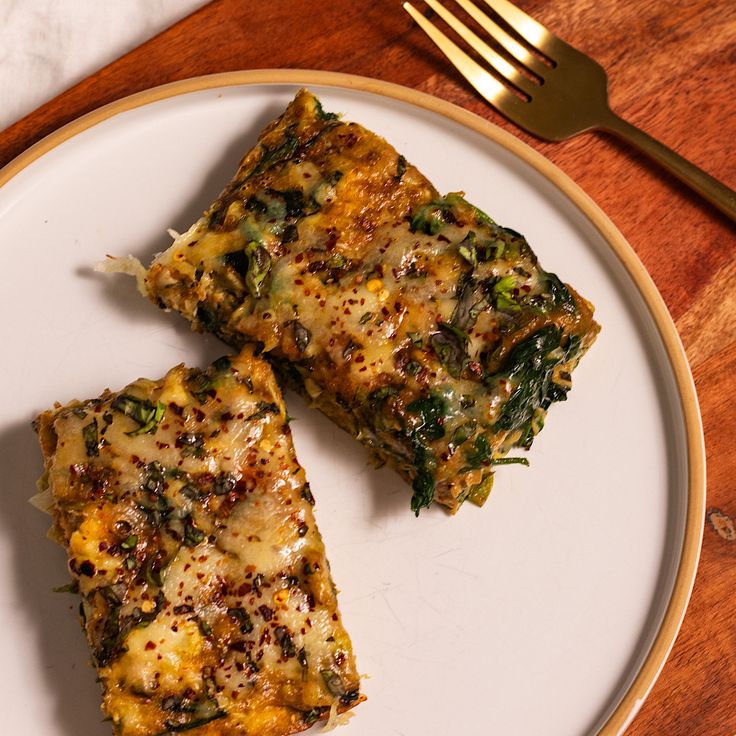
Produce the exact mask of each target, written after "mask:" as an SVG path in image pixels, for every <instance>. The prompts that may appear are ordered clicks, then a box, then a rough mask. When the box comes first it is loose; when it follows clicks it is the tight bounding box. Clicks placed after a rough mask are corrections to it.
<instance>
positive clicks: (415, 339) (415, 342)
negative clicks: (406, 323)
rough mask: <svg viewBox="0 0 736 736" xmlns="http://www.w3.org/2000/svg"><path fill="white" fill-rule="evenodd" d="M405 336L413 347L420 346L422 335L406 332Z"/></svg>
mask: <svg viewBox="0 0 736 736" xmlns="http://www.w3.org/2000/svg"><path fill="white" fill-rule="evenodd" d="M406 336H407V337H408V338H409V339H410V340H411V342H412V344H413V345H414V346H415V347H418V348H420V347H422V336H421V334H420V333H418V332H407V333H406Z"/></svg>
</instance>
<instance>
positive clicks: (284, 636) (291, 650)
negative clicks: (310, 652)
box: [273, 626, 296, 659]
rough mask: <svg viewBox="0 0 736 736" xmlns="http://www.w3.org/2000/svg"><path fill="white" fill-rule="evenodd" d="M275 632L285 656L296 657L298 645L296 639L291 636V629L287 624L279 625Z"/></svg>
mask: <svg viewBox="0 0 736 736" xmlns="http://www.w3.org/2000/svg"><path fill="white" fill-rule="evenodd" d="M273 633H274V636H275V637H276V641H277V642H278V643H279V646H280V647H281V651H282V653H283V656H284V657H286V659H289V658H290V657H296V647H295V646H294V640H293V639H292V638H291V634H290V633H289V630H288V629H287V628H286V627H285V626H277V627H276V628H275V629H274V632H273Z"/></svg>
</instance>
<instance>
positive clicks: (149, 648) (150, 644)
mask: <svg viewBox="0 0 736 736" xmlns="http://www.w3.org/2000/svg"><path fill="white" fill-rule="evenodd" d="M155 648H156V645H155V644H154V643H153V642H152V641H151V640H150V639H149V640H148V641H147V642H146V646H145V650H146V651H147V652H150V651H153V650H154V649H155Z"/></svg>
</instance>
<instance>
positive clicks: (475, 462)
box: [461, 434, 493, 472]
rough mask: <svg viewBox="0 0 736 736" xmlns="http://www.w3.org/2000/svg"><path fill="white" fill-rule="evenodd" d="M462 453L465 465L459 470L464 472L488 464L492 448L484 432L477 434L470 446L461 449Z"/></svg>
mask: <svg viewBox="0 0 736 736" xmlns="http://www.w3.org/2000/svg"><path fill="white" fill-rule="evenodd" d="M463 455H464V456H465V467H464V468H463V469H462V471H461V472H466V471H468V470H477V469H478V468H482V467H483V466H484V465H490V463H491V457H492V456H493V450H492V448H491V446H490V445H489V444H488V438H487V437H486V436H485V435H484V434H479V435H478V436H477V437H476V438H475V442H473V445H472V447H471V448H466V449H465V450H463Z"/></svg>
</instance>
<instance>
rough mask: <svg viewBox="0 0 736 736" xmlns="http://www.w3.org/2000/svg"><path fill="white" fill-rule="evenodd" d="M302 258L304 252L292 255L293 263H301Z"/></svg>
mask: <svg viewBox="0 0 736 736" xmlns="http://www.w3.org/2000/svg"><path fill="white" fill-rule="evenodd" d="M303 260H304V254H303V253H297V254H296V255H295V256H294V263H301V262H302V261H303Z"/></svg>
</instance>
